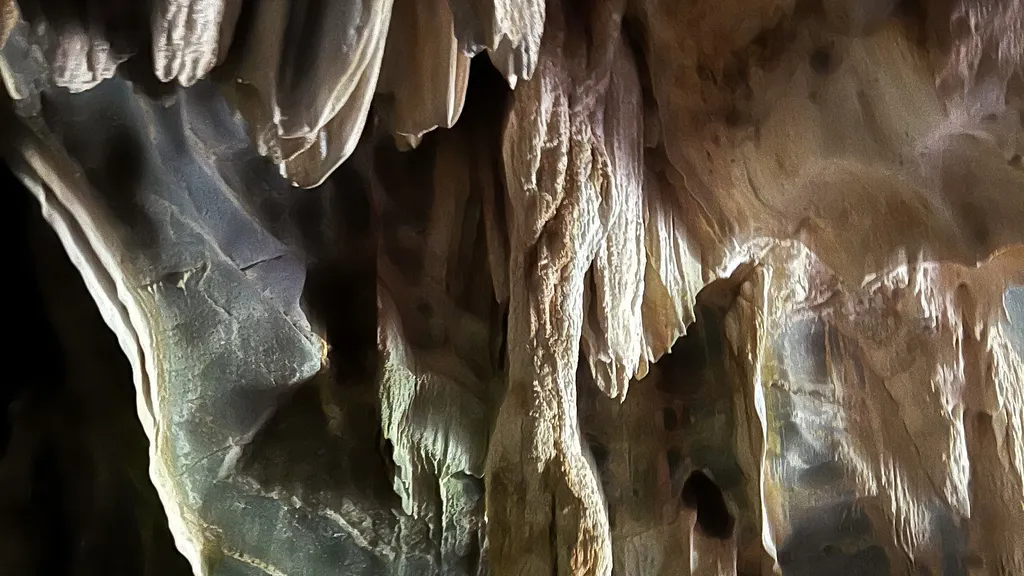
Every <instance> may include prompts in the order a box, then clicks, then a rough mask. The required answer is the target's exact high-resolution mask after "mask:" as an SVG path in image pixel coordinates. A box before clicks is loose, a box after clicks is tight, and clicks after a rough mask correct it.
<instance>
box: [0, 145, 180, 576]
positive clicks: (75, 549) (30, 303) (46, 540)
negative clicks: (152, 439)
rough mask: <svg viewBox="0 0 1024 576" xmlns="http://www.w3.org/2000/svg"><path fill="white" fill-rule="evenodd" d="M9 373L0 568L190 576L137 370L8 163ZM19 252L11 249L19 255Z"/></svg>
mask: <svg viewBox="0 0 1024 576" xmlns="http://www.w3.org/2000/svg"><path fill="white" fill-rule="evenodd" d="M0 179H2V181H3V184H4V187H3V189H4V190H6V191H7V192H8V199H9V200H10V201H11V203H12V204H13V208H11V209H9V210H8V211H7V212H6V214H7V222H8V225H7V226H5V227H4V228H5V230H7V233H8V234H10V235H11V237H10V238H9V239H8V241H9V243H8V244H7V245H8V246H10V247H13V250H11V251H9V252H8V256H9V260H8V266H9V267H8V269H7V273H8V275H9V276H8V277H9V283H8V285H9V287H10V288H11V289H12V290H13V291H14V292H13V294H11V297H12V300H11V301H10V302H11V304H12V306H11V310H12V312H13V315H12V317H11V319H10V324H9V327H10V329H11V334H12V335H13V337H12V338H9V339H8V346H9V347H10V348H8V354H9V356H8V357H9V358H10V359H11V362H10V363H9V367H8V370H10V371H12V372H13V373H12V374H9V375H8V377H7V378H6V379H5V382H4V384H3V385H2V387H0V403H2V406H0V408H2V409H0V441H2V450H3V452H2V456H3V457H2V460H0V558H3V560H2V561H0V565H2V566H3V568H2V569H0V572H3V573H4V574H12V575H14V574H47V575H48V574H97V575H99V574H104V575H105V574H147V575H167V576H177V575H186V574H190V573H191V570H190V568H189V566H188V563H187V562H186V561H185V559H184V558H183V557H182V556H181V555H179V554H178V552H177V550H176V549H175V547H174V543H173V541H172V539H171V535H170V533H169V531H168V529H167V520H166V517H165V515H164V512H163V509H162V507H161V506H160V503H159V501H158V499H157V495H156V491H155V489H154V488H153V486H152V484H150V482H149V477H148V442H147V439H146V437H145V434H144V432H143V430H142V426H141V424H140V423H139V420H138V416H137V413H136V405H135V389H134V386H133V384H132V375H131V369H130V366H129V364H128V361H127V359H126V358H125V357H124V355H123V354H122V352H121V349H120V347H119V345H118V343H117V340H116V338H115V336H114V334H113V333H112V332H111V331H110V330H109V329H108V328H107V327H106V325H105V324H104V323H103V320H102V318H101V317H100V315H99V312H98V310H97V309H96V306H95V304H94V302H93V301H92V299H91V297H90V296H89V294H88V292H87V291H86V288H85V285H84V283H83V282H82V280H81V277H80V276H79V274H78V271H77V270H75V269H74V267H73V266H72V264H71V262H70V260H69V259H68V258H67V256H66V254H65V253H64V251H63V248H62V246H61V245H60V243H59V241H58V239H57V237H56V235H55V234H54V232H53V231H52V230H51V229H50V228H49V226H48V225H47V224H46V223H45V222H44V221H43V219H42V217H41V214H40V209H39V204H38V203H37V202H36V201H35V200H34V199H33V198H32V197H31V195H30V194H29V193H28V191H27V190H25V189H24V188H23V187H22V186H21V184H20V182H18V181H17V179H15V178H14V176H13V174H12V173H11V172H10V171H9V169H8V168H7V166H6V165H4V166H2V172H0ZM11 252H13V254H12V253H11Z"/></svg>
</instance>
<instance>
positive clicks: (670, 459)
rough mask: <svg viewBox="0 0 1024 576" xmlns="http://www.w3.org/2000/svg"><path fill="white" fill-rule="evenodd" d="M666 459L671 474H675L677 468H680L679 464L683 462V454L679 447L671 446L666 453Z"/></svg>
mask: <svg viewBox="0 0 1024 576" xmlns="http://www.w3.org/2000/svg"><path fill="white" fill-rule="evenodd" d="M665 461H666V463H667V464H668V473H669V476H670V477H671V476H675V473H676V470H679V465H680V464H682V463H683V456H682V454H680V453H679V449H678V448H669V450H668V452H666V453H665ZM677 486H678V484H677Z"/></svg>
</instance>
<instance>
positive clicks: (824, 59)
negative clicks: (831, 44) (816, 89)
mask: <svg viewBox="0 0 1024 576" xmlns="http://www.w3.org/2000/svg"><path fill="white" fill-rule="evenodd" d="M810 62H811V70H814V72H815V73H817V74H828V72H829V70H830V69H831V68H832V55H831V54H829V52H828V50H827V49H825V48H817V49H816V50H815V51H814V52H811V60H810Z"/></svg>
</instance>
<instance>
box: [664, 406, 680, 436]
mask: <svg viewBox="0 0 1024 576" xmlns="http://www.w3.org/2000/svg"><path fill="white" fill-rule="evenodd" d="M661 416H662V420H664V421H665V430H668V431H670V432H671V431H672V430H675V429H676V428H678V427H679V417H678V416H676V411H675V410H674V409H672V407H671V406H666V407H665V408H664V409H663V410H662V411H661Z"/></svg>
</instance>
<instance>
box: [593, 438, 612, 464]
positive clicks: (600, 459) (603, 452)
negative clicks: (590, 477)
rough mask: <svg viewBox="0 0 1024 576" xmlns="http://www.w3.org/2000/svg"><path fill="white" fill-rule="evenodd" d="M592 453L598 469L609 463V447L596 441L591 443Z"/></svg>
mask: <svg viewBox="0 0 1024 576" xmlns="http://www.w3.org/2000/svg"><path fill="white" fill-rule="evenodd" d="M590 453H591V454H593V455H594V464H595V465H596V466H597V467H598V469H603V468H604V465H605V464H607V463H608V449H607V448H605V447H604V446H603V445H601V444H598V443H596V442H595V443H593V444H591V445H590Z"/></svg>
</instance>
